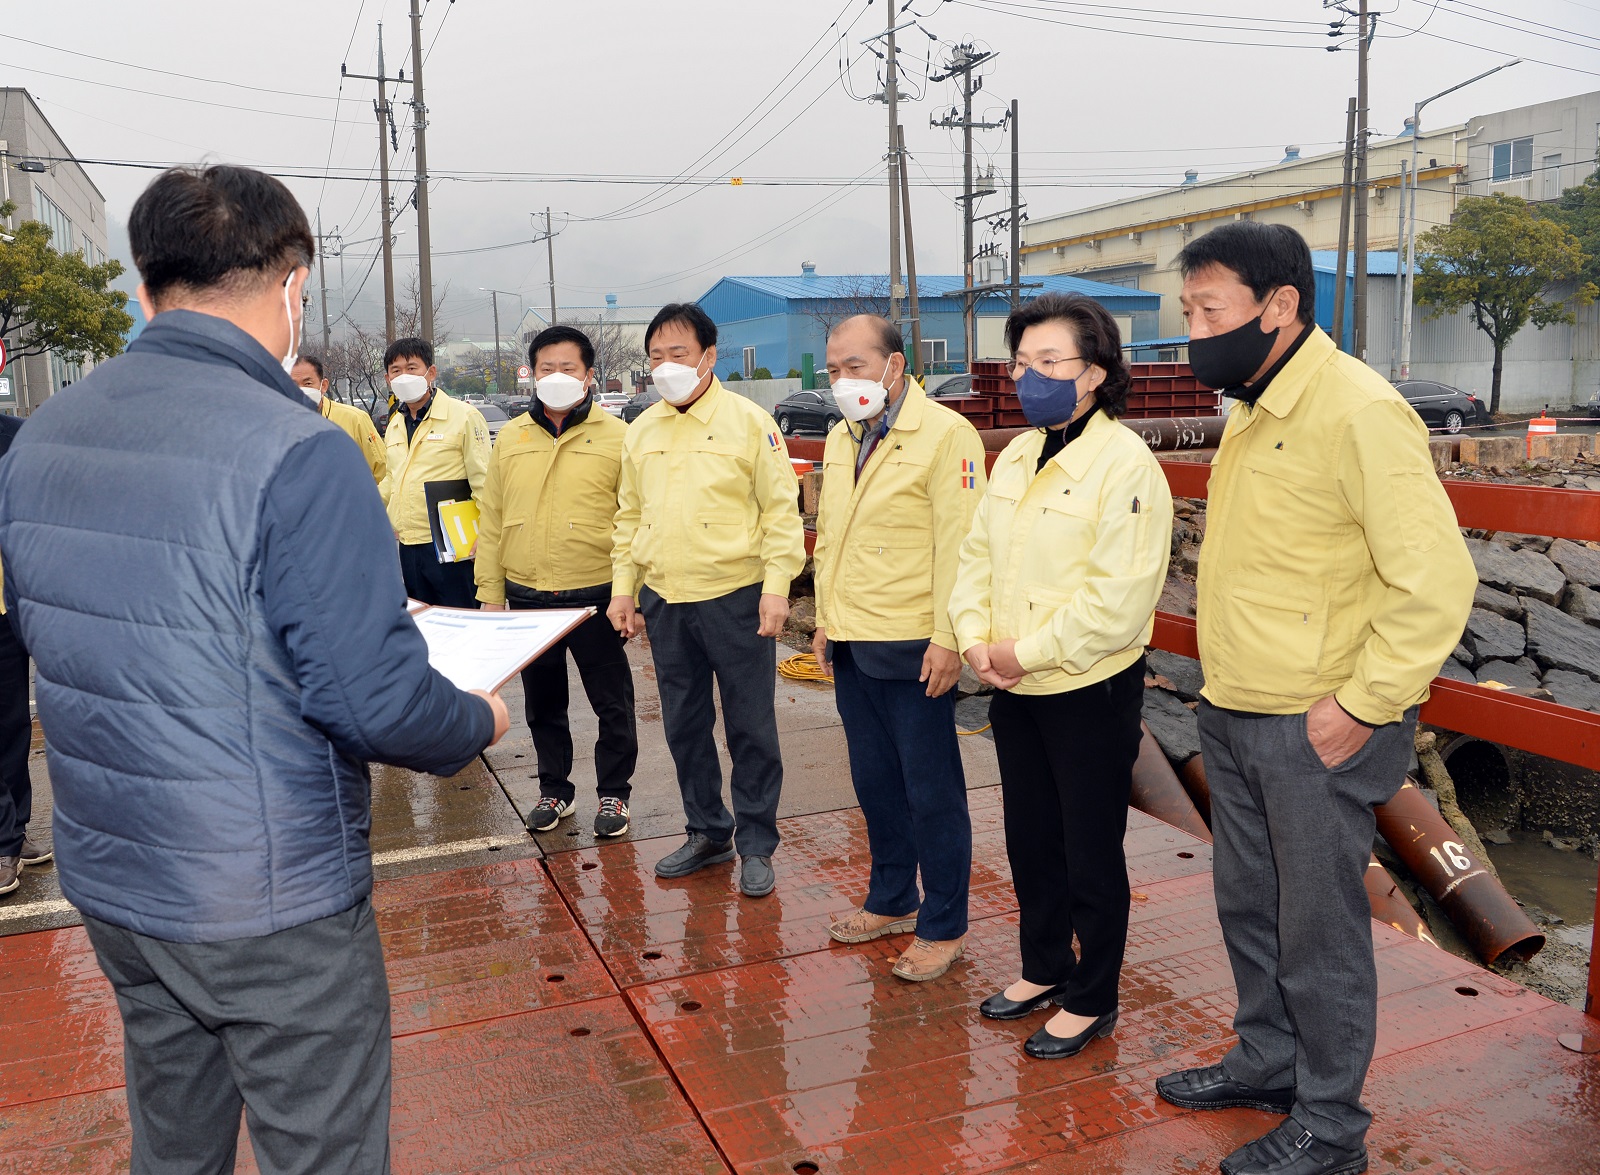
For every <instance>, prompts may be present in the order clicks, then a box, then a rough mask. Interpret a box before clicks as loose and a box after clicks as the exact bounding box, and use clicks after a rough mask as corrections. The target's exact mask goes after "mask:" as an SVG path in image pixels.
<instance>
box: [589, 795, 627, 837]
mask: <svg viewBox="0 0 1600 1175" xmlns="http://www.w3.org/2000/svg"><path fill="white" fill-rule="evenodd" d="M627 831H628V805H627V804H626V803H624V802H623V801H621V800H619V799H617V797H616V796H602V797H601V799H600V810H599V811H598V812H596V813H595V814H594V834H595V835H596V836H621V835H622V834H623V833H624V832H627Z"/></svg>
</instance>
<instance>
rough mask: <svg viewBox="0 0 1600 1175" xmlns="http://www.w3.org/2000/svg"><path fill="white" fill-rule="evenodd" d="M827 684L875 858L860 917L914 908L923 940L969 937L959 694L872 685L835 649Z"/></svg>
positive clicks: (841, 647)
mask: <svg viewBox="0 0 1600 1175" xmlns="http://www.w3.org/2000/svg"><path fill="white" fill-rule="evenodd" d="M833 676H834V697H835V700H836V701H837V702H838V705H839V717H840V718H842V719H843V720H844V733H845V740H846V741H847V742H848V743H849V747H850V776H851V779H852V780H853V781H854V783H855V788H856V798H857V799H858V800H859V801H860V802H861V812H862V815H864V816H865V817H866V820H867V843H868V844H869V845H870V846H871V849H872V880H871V882H870V884H869V885H868V889H867V901H866V910H867V912H868V913H869V914H884V915H891V916H896V915H902V914H909V913H911V912H912V911H913V910H917V909H918V907H919V905H920V907H921V909H920V911H919V912H918V915H917V934H918V936H919V937H921V938H924V939H927V940H929V941H932V942H945V941H948V940H949V939H952V938H960V937H961V936H962V935H964V934H966V932H967V888H968V883H969V881H970V880H971V876H972V821H971V819H970V818H969V817H968V815H967V779H966V774H965V773H964V772H963V771H962V769H961V749H960V747H959V746H958V745H957V743H956V695H955V691H954V690H950V691H948V692H946V693H945V694H944V696H942V697H938V698H930V697H928V696H927V688H928V687H927V686H926V685H924V684H923V683H922V682H920V681H917V680H915V679H914V678H913V679H912V680H910V681H906V680H897V679H890V678H879V677H871V676H869V675H867V674H866V673H863V672H862V670H861V667H860V666H859V665H858V664H857V660H856V658H855V657H854V656H853V655H852V653H851V651H850V645H849V643H848V642H846V643H842V644H838V645H835V646H834V650H833ZM919 869H920V871H921V873H922V890H923V894H924V897H923V898H922V900H921V901H920V902H919V900H918V896H917V873H918V870H919Z"/></svg>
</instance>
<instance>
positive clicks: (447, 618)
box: [406, 600, 595, 694]
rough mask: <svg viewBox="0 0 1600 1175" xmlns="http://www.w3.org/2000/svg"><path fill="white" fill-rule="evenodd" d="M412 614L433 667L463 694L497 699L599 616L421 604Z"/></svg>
mask: <svg viewBox="0 0 1600 1175" xmlns="http://www.w3.org/2000/svg"><path fill="white" fill-rule="evenodd" d="M406 611H407V612H408V613H410V615H411V619H412V621H413V622H415V624H416V626H417V631H419V632H420V633H422V639H423V640H425V641H426V642H427V643H428V664H430V665H432V666H433V667H434V668H435V669H437V670H438V671H439V672H440V673H442V674H443V675H444V676H445V677H446V678H448V679H449V681H450V683H451V684H452V685H454V686H455V687H456V688H457V689H464V690H475V689H481V690H487V691H488V692H489V693H491V694H492V693H494V692H495V691H496V690H498V689H499V688H500V687H501V686H503V685H505V684H506V682H508V681H510V680H511V679H512V678H513V677H515V676H516V675H517V674H518V673H520V672H522V669H523V667H524V666H526V665H528V664H529V663H530V662H532V661H535V660H537V659H538V658H540V657H541V656H543V655H544V654H545V653H546V652H547V651H548V650H549V649H550V648H551V646H553V645H554V644H555V643H556V642H557V641H559V640H560V639H561V638H562V637H564V636H566V635H567V634H568V633H569V632H571V631H572V630H573V629H575V628H577V627H578V625H580V624H582V623H583V622H584V621H585V620H587V619H589V617H591V616H593V615H594V611H595V610H594V609H593V608H551V609H548V610H545V609H541V610H538V611H532V612H479V611H475V610H472V609H469V608H438V607H433V606H430V605H428V604H422V603H419V602H418V601H416V600H407V601H406Z"/></svg>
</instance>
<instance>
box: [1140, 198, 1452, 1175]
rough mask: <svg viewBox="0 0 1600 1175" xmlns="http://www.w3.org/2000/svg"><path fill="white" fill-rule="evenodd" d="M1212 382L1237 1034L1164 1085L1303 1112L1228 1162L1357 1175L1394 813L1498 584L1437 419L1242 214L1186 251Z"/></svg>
mask: <svg viewBox="0 0 1600 1175" xmlns="http://www.w3.org/2000/svg"><path fill="white" fill-rule="evenodd" d="M1178 264H1179V267H1180V268H1181V269H1182V271H1183V294H1182V298H1183V314H1184V318H1185V319H1186V320H1187V321H1188V324H1189V338H1190V341H1189V359H1190V363H1191V364H1192V365H1193V367H1194V372H1195V375H1196V376H1197V377H1198V378H1199V379H1200V380H1201V381H1202V382H1204V383H1206V384H1208V385H1210V386H1212V387H1215V388H1218V389H1220V390H1221V391H1222V392H1223V394H1224V395H1225V396H1227V397H1230V398H1232V399H1234V400H1236V401H1237V403H1235V404H1234V405H1233V406H1232V408H1231V411H1230V412H1229V416H1228V424H1227V428H1226V429H1225V431H1224V432H1223V437H1222V444H1221V447H1220V449H1219V450H1218V453H1217V458H1216V461H1215V462H1214V463H1213V466H1212V473H1211V485H1210V510H1209V512H1208V521H1207V528H1206V541H1205V544H1204V546H1203V548H1202V550H1201V554H1200V575H1199V601H1198V614H1197V619H1198V623H1199V640H1200V658H1201V661H1202V662H1203V664H1204V666H1205V674H1206V685H1205V688H1204V691H1203V700H1202V701H1201V703H1200V713H1199V718H1200V740H1201V745H1202V748H1203V750H1204V754H1205V764H1206V776H1207V779H1208V780H1209V782H1210V784H1211V814H1212V832H1213V834H1214V835H1215V837H1216V856H1215V864H1214V880H1215V885H1216V894H1217V913H1218V916H1219V918H1220V920H1221V923H1222V933H1223V939H1224V941H1225V943H1226V944H1227V948H1228V958H1229V961H1230V963H1231V964H1232V966H1233V975H1234V982H1235V986H1236V987H1237V988H1238V996H1239V1006H1238V1012H1237V1014H1236V1015H1235V1017H1234V1028H1235V1030H1236V1031H1237V1032H1238V1035H1239V1040H1238V1043H1237V1044H1235V1045H1234V1047H1233V1049H1232V1051H1230V1052H1229V1053H1228V1054H1227V1055H1226V1056H1225V1057H1224V1058H1223V1059H1222V1061H1221V1063H1220V1064H1217V1065H1210V1066H1206V1067H1204V1068H1198V1069H1187V1070H1184V1071H1182V1072H1179V1073H1172V1074H1168V1075H1167V1076H1165V1077H1162V1078H1160V1079H1159V1080H1158V1081H1157V1082H1156V1089H1157V1091H1158V1092H1159V1093H1160V1094H1161V1096H1162V1097H1164V1098H1165V1099H1166V1100H1167V1101H1169V1102H1172V1103H1174V1104H1175V1105H1179V1106H1186V1107H1189V1108H1194V1109H1220V1108H1222V1107H1224V1106H1246V1107H1250V1108H1253V1109H1259V1110H1266V1111H1269V1112H1273V1113H1278V1114H1285V1115H1288V1117H1287V1119H1286V1120H1285V1121H1284V1122H1283V1123H1282V1124H1281V1125H1279V1126H1278V1127H1277V1128H1276V1129H1274V1130H1272V1131H1271V1132H1270V1133H1268V1134H1266V1135H1265V1136H1263V1137H1262V1138H1259V1139H1257V1140H1256V1141H1254V1142H1252V1143H1250V1144H1248V1145H1247V1146H1244V1147H1241V1148H1240V1149H1239V1150H1237V1151H1235V1152H1234V1153H1233V1154H1231V1155H1229V1156H1228V1157H1227V1158H1225V1159H1223V1160H1222V1171H1223V1172H1224V1175H1355V1173H1356V1172H1361V1171H1365V1170H1366V1169H1367V1152H1366V1145H1365V1138H1366V1133H1367V1128H1368V1126H1369V1125H1370V1123H1371V1121H1372V1115H1371V1114H1369V1113H1368V1112H1367V1110H1366V1108H1365V1107H1364V1106H1362V1104H1361V1087H1362V1084H1363V1082H1364V1081H1365V1079H1366V1073H1367V1067H1368V1065H1369V1064H1370V1063H1371V1060H1372V1050H1373V1042H1374V1038H1375V1036H1376V1031H1377V973H1376V968H1375V967H1374V965H1373V958H1372V922H1371V911H1370V908H1369V906H1368V902H1367V896H1366V891H1365V888H1364V885H1363V880H1364V876H1365V873H1366V866H1367V860H1368V857H1369V854H1370V853H1371V850H1372V837H1373V831H1374V816H1373V808H1374V807H1375V806H1376V805H1377V804H1381V803H1383V802H1385V801H1386V800H1388V799H1389V798H1390V797H1392V796H1393V795H1394V793H1395V791H1396V790H1398V789H1399V787H1400V785H1401V783H1402V782H1403V781H1404V778H1405V771H1406V767H1407V765H1408V763H1409V761H1410V755H1411V749H1412V734H1413V732H1414V731H1415V729H1416V717H1417V706H1418V705H1419V704H1420V703H1421V702H1422V701H1423V700H1424V699H1426V698H1427V696H1428V683H1429V682H1430V681H1431V680H1432V679H1433V677H1434V675H1435V674H1436V673H1437V672H1438V669H1439V666H1440V665H1441V664H1442V663H1443V661H1444V659H1445V658H1446V657H1447V656H1449V654H1450V650H1451V649H1452V648H1454V647H1455V644H1456V641H1457V640H1459V639H1460V637H1461V631H1462V628H1463V627H1464V625H1465V624H1466V619H1467V613H1468V611H1469V610H1470V608H1471V606H1472V594H1473V589H1474V588H1475V587H1476V585H1477V576H1476V575H1475V574H1474V572H1473V567H1472V560H1471V557H1470V556H1469V555H1468V553H1467V549H1466V544H1465V543H1464V542H1463V541H1462V538H1461V532H1460V531H1459V530H1458V529H1457V527H1456V519H1455V514H1454V512H1453V511H1452V509H1451V506H1450V501H1449V499H1448V498H1447V497H1446V496H1445V493H1444V489H1443V487H1442V486H1440V484H1439V479H1438V477H1437V475H1436V474H1435V473H1434V470H1433V462H1432V460H1431V458H1430V456H1429V454H1428V444H1427V440H1428V433H1427V429H1426V428H1425V427H1424V426H1423V424H1422V421H1421V420H1420V419H1419V418H1418V417H1417V415H1416V413H1415V412H1413V411H1412V410H1411V408H1410V407H1409V406H1408V405H1407V404H1406V402H1405V401H1404V400H1403V399H1402V398H1401V397H1400V396H1399V394H1398V393H1396V392H1395V390H1394V388H1392V387H1391V386H1389V384H1388V383H1387V382H1385V381H1384V379H1383V378H1382V377H1381V376H1379V375H1378V374H1377V373H1376V372H1374V371H1373V370H1372V369H1371V368H1369V367H1367V366H1366V364H1364V363H1362V362H1360V361H1359V360H1357V359H1354V358H1352V357H1350V356H1348V355H1344V354H1341V353H1340V352H1339V351H1338V349H1337V348H1336V347H1335V346H1334V343H1333V340H1332V339H1330V338H1329V337H1328V336H1327V335H1326V334H1324V333H1323V332H1322V331H1321V330H1319V329H1318V328H1317V327H1316V325H1315V324H1314V320H1313V316H1312V298H1313V294H1314V287H1313V284H1312V273H1311V254H1310V251H1309V250H1308V249H1307V247H1306V243H1305V241H1304V240H1303V239H1302V238H1301V237H1300V234H1298V233H1297V232H1295V231H1294V230H1293V229H1291V228H1289V227H1287V226H1286V225H1274V224H1259V223H1255V222H1252V221H1241V222H1239V223H1235V224H1229V225H1224V226H1223V227H1221V228H1219V229H1216V230H1214V231H1213V232H1210V233H1208V234H1207V235H1205V236H1204V237H1201V238H1199V239H1198V240H1196V241H1194V242H1193V243H1191V244H1190V245H1189V246H1188V247H1187V248H1185V249H1184V250H1183V252H1182V253H1181V254H1179V256H1178Z"/></svg>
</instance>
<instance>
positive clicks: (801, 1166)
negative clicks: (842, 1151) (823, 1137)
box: [794, 1159, 822, 1175]
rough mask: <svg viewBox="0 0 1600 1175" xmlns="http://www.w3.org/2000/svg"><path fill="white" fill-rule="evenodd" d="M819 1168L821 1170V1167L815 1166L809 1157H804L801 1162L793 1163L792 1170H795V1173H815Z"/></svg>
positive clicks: (806, 1174)
mask: <svg viewBox="0 0 1600 1175" xmlns="http://www.w3.org/2000/svg"><path fill="white" fill-rule="evenodd" d="M820 1170H822V1168H821V1167H819V1166H817V1165H816V1164H815V1163H813V1162H812V1161H811V1160H810V1159H806V1160H804V1161H803V1162H799V1163H796V1164H795V1165H794V1171H795V1172H796V1175H817V1172H818V1171H820Z"/></svg>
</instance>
